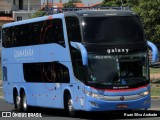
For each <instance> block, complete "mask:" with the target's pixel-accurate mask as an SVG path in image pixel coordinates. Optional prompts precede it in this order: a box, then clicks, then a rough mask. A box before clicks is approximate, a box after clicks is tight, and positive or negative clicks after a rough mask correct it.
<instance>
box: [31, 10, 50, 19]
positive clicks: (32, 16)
mask: <svg viewBox="0 0 160 120" xmlns="http://www.w3.org/2000/svg"><path fill="white" fill-rule="evenodd" d="M45 15H47V14H46V12H45V11H44V10H37V11H36V12H35V13H33V14H32V15H31V16H30V17H31V18H36V17H41V16H45Z"/></svg>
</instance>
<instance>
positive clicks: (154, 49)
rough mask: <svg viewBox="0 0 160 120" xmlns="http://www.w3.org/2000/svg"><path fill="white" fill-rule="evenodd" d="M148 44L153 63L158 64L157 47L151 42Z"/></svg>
mask: <svg viewBox="0 0 160 120" xmlns="http://www.w3.org/2000/svg"><path fill="white" fill-rule="evenodd" d="M147 44H148V46H149V47H150V48H151V50H152V63H154V62H157V61H158V49H157V47H156V45H155V44H153V43H152V42H150V41H147Z"/></svg>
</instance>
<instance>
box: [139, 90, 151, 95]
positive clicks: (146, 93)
mask: <svg viewBox="0 0 160 120" xmlns="http://www.w3.org/2000/svg"><path fill="white" fill-rule="evenodd" d="M148 94H149V91H148V90H147V91H144V92H142V93H140V95H142V96H147V95H148Z"/></svg>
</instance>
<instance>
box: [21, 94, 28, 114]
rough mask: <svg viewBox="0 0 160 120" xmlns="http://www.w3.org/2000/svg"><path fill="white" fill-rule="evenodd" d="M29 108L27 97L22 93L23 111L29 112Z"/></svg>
mask: <svg viewBox="0 0 160 120" xmlns="http://www.w3.org/2000/svg"><path fill="white" fill-rule="evenodd" d="M28 109H29V106H28V105H27V96H26V94H25V92H23V93H22V110H23V112H28Z"/></svg>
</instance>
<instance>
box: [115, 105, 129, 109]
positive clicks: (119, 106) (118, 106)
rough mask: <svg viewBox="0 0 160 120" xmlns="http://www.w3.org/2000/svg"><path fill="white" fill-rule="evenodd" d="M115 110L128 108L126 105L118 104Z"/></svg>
mask: <svg viewBox="0 0 160 120" xmlns="http://www.w3.org/2000/svg"><path fill="white" fill-rule="evenodd" d="M117 108H119V109H122V108H128V105H126V104H118V105H117Z"/></svg>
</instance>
